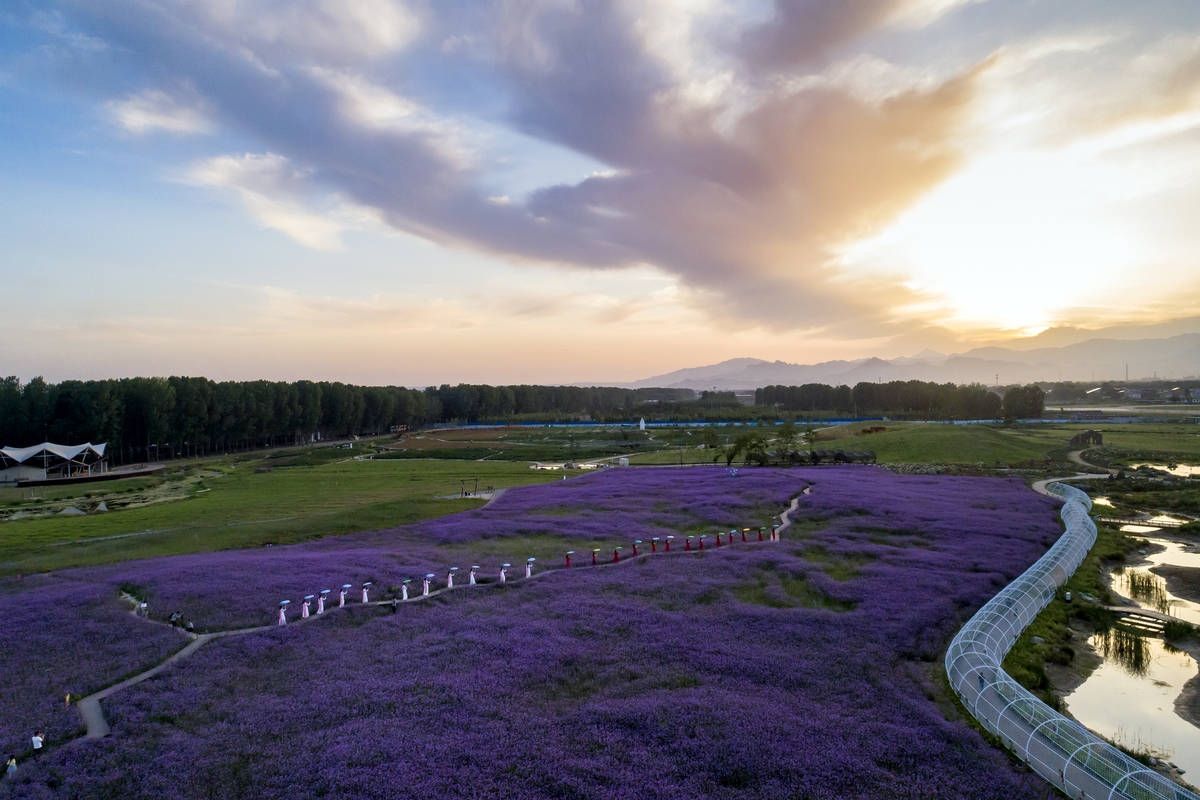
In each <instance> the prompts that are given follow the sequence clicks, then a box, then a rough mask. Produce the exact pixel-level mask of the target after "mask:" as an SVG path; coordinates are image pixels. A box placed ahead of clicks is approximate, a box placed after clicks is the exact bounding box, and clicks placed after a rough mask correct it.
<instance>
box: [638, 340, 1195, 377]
mask: <svg viewBox="0 0 1200 800" xmlns="http://www.w3.org/2000/svg"><path fill="white" fill-rule="evenodd" d="M1156 327H1157V326H1156ZM1146 329H1147V328H1128V329H1122V330H1120V331H1119V333H1118V331H1117V329H1106V330H1105V331H1104V333H1105V334H1110V333H1116V334H1117V335H1115V336H1106V337H1105V338H1083V339H1082V340H1080V341H1072V340H1074V339H1078V338H1079V337H1081V336H1085V335H1086V334H1089V333H1090V334H1093V335H1094V334H1095V333H1098V331H1082V330H1080V329H1076V328H1055V329H1051V330H1050V331H1044V332H1043V333H1042V334H1039V335H1038V336H1035V337H1029V339H1025V340H1021V346H1019V347H1012V346H999V345H996V346H989V347H976V348H974V349H972V350H968V351H967V352H965V353H955V354H952V355H945V354H942V353H936V352H934V351H932V350H926V351H924V352H921V353H918V354H916V355H915V356H911V357H907V358H893V359H890V360H888V359H882V358H863V359H859V360H857V361H825V362H823V363H820V364H789V363H787V362H785V361H764V360H762V359H758V358H733V359H730V360H728V361H722V362H721V363H720V364H713V365H711V366H707V367H690V368H688V369H680V370H676V371H674V372H668V373H666V374H665V375H655V376H653V377H650V378H646V379H644V380H640V381H636V382H634V383H630V384H627V385H628V386H630V387H632V388H641V387H650V386H660V387H676V388H687V389H695V390H696V391H702V390H704V389H714V388H716V389H721V390H729V389H757V388H759V387H760V386H770V385H772V384H780V385H786V386H795V385H801V384H805V383H827V384H830V385H834V386H837V385H841V384H846V385H849V386H853V385H854V384H856V383H859V382H861V381H883V382H887V381H907V380H921V381H935V382H937V383H958V384H964V383H983V384H987V385H989V386H990V385H992V384H994V383H996V382H997V380H998V381H999V383H1000V384H1001V385H1004V384H1011V383H1032V382H1034V381H1057V380H1065V381H1086V382H1091V381H1096V382H1099V381H1104V380H1124V379H1125V375H1126V366H1127V365H1128V370H1129V379H1130V380H1144V379H1147V380H1148V379H1151V378H1153V377H1155V376H1157V377H1158V378H1159V379H1164V378H1186V377H1195V376H1197V375H1200V333H1182V334H1178V335H1175V336H1170V337H1167V338H1160V339H1130V338H1124V337H1122V336H1120V334H1121V333H1133V332H1135V331H1136V332H1141V331H1142V330H1146ZM1041 337H1045V338H1044V339H1042V342H1043V343H1044V342H1053V341H1058V342H1063V341H1068V342H1071V343H1069V344H1066V345H1063V346H1055V347H1049V346H1034V347H1029V346H1028V345H1029V344H1030V340H1031V339H1039V338H1041ZM997 376H999V377H998V378H997Z"/></svg>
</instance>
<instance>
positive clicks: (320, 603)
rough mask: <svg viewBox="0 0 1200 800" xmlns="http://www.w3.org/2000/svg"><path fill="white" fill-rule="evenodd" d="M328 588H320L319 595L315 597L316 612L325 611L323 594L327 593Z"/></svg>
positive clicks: (321, 612)
mask: <svg viewBox="0 0 1200 800" xmlns="http://www.w3.org/2000/svg"><path fill="white" fill-rule="evenodd" d="M329 591H330V590H329V589H322V590H321V594H320V596H318V597H317V613H318V614H324V613H325V595H327V594H329Z"/></svg>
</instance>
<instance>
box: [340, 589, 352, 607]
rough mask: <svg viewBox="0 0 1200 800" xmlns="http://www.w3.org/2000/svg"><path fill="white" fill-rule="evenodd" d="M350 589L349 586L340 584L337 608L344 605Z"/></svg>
mask: <svg viewBox="0 0 1200 800" xmlns="http://www.w3.org/2000/svg"><path fill="white" fill-rule="evenodd" d="M349 589H350V584H348V583H343V584H342V593H341V594H339V595H338V608H341V607H342V606H344V605H346V592H347V591H348V590H349Z"/></svg>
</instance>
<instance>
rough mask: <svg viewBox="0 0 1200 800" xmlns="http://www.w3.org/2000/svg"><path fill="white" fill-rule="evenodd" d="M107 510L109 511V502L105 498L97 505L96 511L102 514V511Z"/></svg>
mask: <svg viewBox="0 0 1200 800" xmlns="http://www.w3.org/2000/svg"><path fill="white" fill-rule="evenodd" d="M105 511H108V504H107V503H105V502H104V501H103V500H101V501H100V505H98V506H96V511H95V513H97V514H102V513H104V512H105Z"/></svg>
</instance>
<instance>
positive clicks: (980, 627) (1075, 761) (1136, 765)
mask: <svg viewBox="0 0 1200 800" xmlns="http://www.w3.org/2000/svg"><path fill="white" fill-rule="evenodd" d="M1046 488H1047V490H1048V491H1050V492H1052V493H1053V494H1055V495H1057V496H1058V497H1061V498H1062V499H1063V500H1064V501H1066V502H1065V505H1064V506H1063V509H1062V518H1063V522H1064V523H1066V526H1067V530H1066V533H1064V534H1063V535H1062V537H1061V538H1060V539H1059V540H1058V541H1057V542H1055V544H1054V546H1053V547H1051V548H1050V550H1049V551H1048V552H1047V553H1046V554H1045V555H1044V556H1042V557H1041V558H1040V559H1039V560H1038V562H1037V563H1036V564H1034V565H1033V566H1032V567H1030V568H1029V569H1028V570H1026V571H1025V572H1024V574H1022V575H1021V576H1020V577H1019V578H1017V579H1016V580H1015V581H1013V582H1012V583H1010V584H1009V585H1008V586H1006V587H1005V588H1004V590H1003V591H1001V592H1000V593H999V594H998V595H996V596H995V597H993V598H992V599H991V600H990V601H988V603H987V604H986V605H984V607H983V608H981V609H980V610H979V612H978V613H977V614H976V615H975V616H974V617H972V618H971V620H970V621H969V622H967V624H966V625H964V626H963V628H962V630H961V631H959V633H958V635H957V636H955V637H954V641H952V642H951V643H950V649H949V651H948V652H947V653H946V673H947V674H948V675H949V676H950V685H951V686H953V687H954V691H955V693H956V694H957V695H958V696H959V698H960V699H961V700H962V701H963V703H964V704H965V705H966V706H967V708H969V709H970V710H971V713H972V714H974V715H975V718H976V719H977V720H979V722H980V724H982V725H983V726H984V727H985V728H987V729H988V730H989V731H991V732H992V733H994V734H996V735H997V736H998V737H1000V739H1001V741H1003V742H1004V743H1005V744H1006V745H1007V746H1008V747H1010V748H1011V749H1012V750H1013V751H1014V752H1016V753H1017V754H1018V755H1019V756H1020V757H1021V758H1022V759H1024V760H1025V762H1026V763H1028V764H1029V766H1030V767H1032V768H1033V770H1034V771H1035V772H1037V773H1038V774H1039V775H1041V776H1042V777H1043V778H1045V779H1046V780H1047V781H1049V782H1050V783H1052V784H1053V785H1055V786H1057V787H1058V788H1060V789H1062V790H1063V791H1064V792H1066V793H1067V794H1068V795H1069V796H1071V797H1075V798H1083V797H1086V798H1089V799H1094V798H1130V799H1131V800H1200V796H1198V795H1196V794H1195V793H1193V792H1190V791H1188V790H1187V789H1184V788H1183V787H1182V786H1180V785H1179V784H1177V783H1175V782H1173V781H1171V780H1170V779H1169V778H1166V777H1165V776H1163V775H1160V774H1158V773H1157V772H1154V771H1153V770H1151V769H1150V768H1149V767H1147V766H1145V765H1144V764H1142V763H1141V762H1139V761H1137V760H1135V759H1133V758H1131V757H1129V756H1128V755H1126V754H1125V753H1123V752H1121V751H1120V750H1118V749H1117V748H1116V747H1114V746H1113V745H1111V744H1109V743H1108V742H1107V741H1105V740H1104V739H1101V738H1100V737H1099V736H1097V735H1096V734H1094V733H1092V732H1091V731H1089V730H1088V729H1087V728H1085V727H1083V726H1082V725H1080V724H1079V723H1078V722H1076V721H1075V720H1073V719H1068V718H1067V717H1064V716H1063V715H1062V714H1059V713H1058V712H1056V711H1054V710H1053V709H1051V708H1050V707H1049V706H1047V705H1046V704H1045V703H1043V702H1042V701H1041V700H1039V699H1038V698H1037V697H1035V696H1034V695H1033V694H1032V693H1030V692H1029V691H1028V690H1026V689H1025V687H1023V686H1021V685H1020V684H1019V683H1017V682H1016V681H1015V680H1013V679H1012V678H1011V677H1009V676H1008V675H1007V674H1006V673H1005V672H1004V671H1003V670H1002V669H1001V668H1000V665H1001V662H1002V661H1003V660H1004V656H1005V655H1006V654H1007V653H1008V651H1009V650H1010V649H1011V648H1012V646H1013V644H1014V643H1016V641H1017V637H1018V636H1020V635H1021V631H1023V630H1025V628H1026V627H1028V626H1029V624H1030V623H1031V622H1033V620H1034V618H1035V617H1036V616H1037V615H1038V613H1039V612H1041V610H1042V609H1043V608H1045V607H1046V606H1047V605H1049V603H1050V601H1051V600H1052V599H1054V594H1055V592H1056V591H1057V589H1058V587H1059V586H1061V585H1062V584H1064V583H1066V581H1067V578H1069V577H1070V576H1071V575H1072V574H1073V573H1074V572H1075V570H1076V569H1077V568H1078V567H1079V565H1080V564H1081V563H1082V562H1083V559H1084V558H1085V557H1087V554H1088V551H1089V550H1091V548H1092V545H1093V544H1095V542H1096V526H1095V524H1094V523H1093V522H1092V520H1091V519H1090V518H1089V517H1088V511H1090V510H1091V507H1092V502H1091V499H1090V498H1089V497H1088V496H1087V494H1085V493H1084V492H1081V491H1079V490H1078V489H1076V488H1074V487H1072V486H1067V485H1066V484H1062V483H1051V484H1049V485H1048V486H1047V487H1046Z"/></svg>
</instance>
